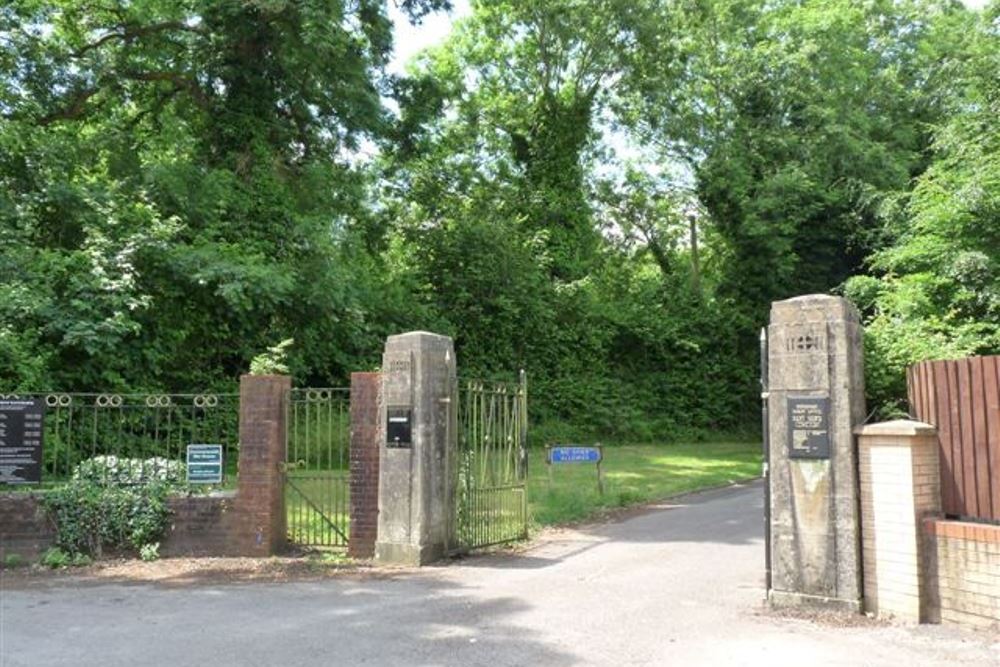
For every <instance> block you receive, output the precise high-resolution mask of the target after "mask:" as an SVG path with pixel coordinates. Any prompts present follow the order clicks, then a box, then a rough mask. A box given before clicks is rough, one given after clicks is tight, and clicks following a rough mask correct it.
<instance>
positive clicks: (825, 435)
mask: <svg viewBox="0 0 1000 667" xmlns="http://www.w3.org/2000/svg"><path fill="white" fill-rule="evenodd" d="M788 458H791V459H828V458H830V399H829V398H812V397H789V398H788Z"/></svg>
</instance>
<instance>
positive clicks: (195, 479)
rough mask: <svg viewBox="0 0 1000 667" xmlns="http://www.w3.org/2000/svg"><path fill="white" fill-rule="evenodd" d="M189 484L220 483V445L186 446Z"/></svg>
mask: <svg viewBox="0 0 1000 667" xmlns="http://www.w3.org/2000/svg"><path fill="white" fill-rule="evenodd" d="M187 481H188V483H189V484H221V483H222V445H188V446H187Z"/></svg>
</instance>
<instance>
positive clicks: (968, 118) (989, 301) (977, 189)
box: [845, 4, 1000, 413]
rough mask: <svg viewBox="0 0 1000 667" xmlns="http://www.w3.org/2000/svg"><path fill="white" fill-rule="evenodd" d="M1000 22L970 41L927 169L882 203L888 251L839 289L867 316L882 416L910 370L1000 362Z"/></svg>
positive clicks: (871, 374)
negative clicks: (934, 364) (939, 362)
mask: <svg viewBox="0 0 1000 667" xmlns="http://www.w3.org/2000/svg"><path fill="white" fill-rule="evenodd" d="M998 16H1000V6H998V5H996V4H994V5H993V7H992V9H987V10H986V11H985V13H984V14H983V16H982V17H981V20H980V22H979V25H978V27H977V29H975V30H973V31H972V32H971V33H970V34H969V35H967V38H968V39H967V42H966V44H965V47H964V48H965V53H964V54H960V55H961V56H962V61H961V62H960V63H959V62H956V63H955V68H954V72H955V74H956V83H957V85H956V90H958V91H960V94H959V95H957V96H956V99H955V100H953V101H952V102H951V105H952V106H953V107H954V108H955V109H956V111H955V113H953V114H952V115H951V116H950V117H949V118H948V119H947V120H945V121H944V122H942V123H941V124H939V125H938V127H937V131H936V133H935V142H934V153H933V160H932V162H931V164H930V166H929V168H928V169H927V170H926V171H925V172H924V173H923V174H922V175H921V176H920V177H919V178H918V179H917V181H916V184H915V187H913V189H912V190H910V191H906V192H900V193H898V195H897V196H896V197H894V198H889V199H887V200H886V202H885V205H884V207H883V217H884V219H885V221H886V223H887V228H888V230H889V233H890V234H891V236H892V238H893V242H892V243H891V244H890V245H889V246H887V247H886V248H884V249H882V250H880V251H879V252H877V253H875V254H873V255H872V256H871V258H870V262H869V265H870V269H871V272H872V274H873V275H869V276H858V277H855V278H852V279H851V280H850V281H848V283H847V284H846V286H845V291H846V293H847V294H848V295H849V296H852V297H853V298H854V299H855V301H856V302H858V303H859V304H860V305H861V306H862V307H863V309H864V311H865V314H866V315H867V325H868V326H867V337H866V342H867V344H868V349H867V359H868V390H869V394H870V396H871V398H872V399H873V402H874V403H875V405H876V407H878V408H879V409H880V410H881V411H882V412H883V413H885V412H891V411H893V410H896V411H898V410H900V409H903V408H905V396H906V387H905V376H904V372H905V369H906V367H907V366H909V365H911V364H913V363H915V362H917V361H921V360H924V359H942V358H956V357H963V356H968V355H977V354H997V353H1000V261H998V258H1000V121H998V119H1000V83H998V79H997V76H996V72H997V71H998V69H1000V33H998V32H997V28H996V26H997V21H998Z"/></svg>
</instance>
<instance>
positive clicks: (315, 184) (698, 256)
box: [0, 0, 1000, 439]
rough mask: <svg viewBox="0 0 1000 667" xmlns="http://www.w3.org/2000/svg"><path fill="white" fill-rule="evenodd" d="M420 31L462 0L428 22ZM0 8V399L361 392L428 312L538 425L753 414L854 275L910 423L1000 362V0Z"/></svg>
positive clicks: (40, 1)
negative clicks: (242, 384) (913, 387)
mask: <svg viewBox="0 0 1000 667" xmlns="http://www.w3.org/2000/svg"><path fill="white" fill-rule="evenodd" d="M397 5H398V6H399V7H400V8H401V9H402V10H403V13H404V14H405V15H406V16H407V17H408V20H411V21H420V20H421V18H423V17H424V16H426V15H427V14H428V13H429V12H432V11H445V10H447V9H448V7H449V3H448V2H446V1H445V0H406V1H404V2H400V3H397ZM393 39H394V26H393V24H392V22H391V20H390V19H389V12H388V6H387V3H385V2H382V1H381V0H357V1H355V2H345V1H343V0H295V1H293V0H143V1H141V2H134V1H131V0H130V1H128V2H126V1H125V0H108V1H106V2H101V3H91V2H77V1H76V0H12V2H8V3H6V4H5V5H4V6H3V7H0V382H2V385H3V387H4V388H5V390H7V391H15V390H28V389H31V390H48V389H62V390H95V389H97V390H101V391H105V390H126V389H136V390H137V389H157V390H160V389H163V390H192V389H195V388H197V389H201V388H209V387H226V386H231V384H232V383H233V382H234V381H235V379H236V377H237V376H238V374H239V373H241V372H245V371H246V369H247V368H248V367H249V364H250V361H251V360H252V359H253V358H255V357H257V356H258V355H260V354H261V353H262V352H264V351H265V350H266V349H268V348H269V347H271V346H274V345H275V344H277V343H278V342H279V341H283V340H285V339H288V338H294V340H295V343H294V345H293V346H292V347H291V348H290V349H289V351H288V364H289V368H290V370H291V372H292V373H293V375H294V376H295V378H296V382H298V383H300V384H341V383H343V382H344V381H345V379H346V377H347V375H348V374H349V373H350V372H351V371H354V370H364V369H369V368H372V367H373V366H375V365H376V364H377V363H378V359H379V354H380V351H381V346H382V340H383V338H384V337H385V336H386V335H388V334H390V333H397V332H399V331H402V330H406V329H414V328H423V329H433V330H435V331H439V332H441V333H445V334H450V335H453V336H454V337H455V339H456V343H457V346H458V353H459V356H460V365H461V368H462V372H463V373H464V374H468V375H485V376H499V375H502V374H504V373H510V372H512V371H515V370H517V369H518V368H526V369H527V370H528V372H529V377H530V378H531V383H532V415H533V420H535V422H536V426H537V428H536V429H535V432H536V433H538V434H539V435H538V437H539V438H542V439H544V438H546V437H548V436H552V437H563V436H565V437H571V436H586V435H593V436H600V437H612V438H623V439H624V438H630V439H653V438H660V437H662V436H663V434H667V435H668V436H672V435H679V434H697V433H704V432H707V431H709V430H720V429H722V430H728V431H735V430H741V429H754V428H756V426H757V420H756V418H755V417H754V409H755V403H756V388H755V382H756V375H757V367H756V363H757V362H756V355H757V349H756V338H757V331H758V329H759V327H760V326H762V325H763V324H764V323H765V319H766V315H767V307H768V304H769V303H770V302H771V301H772V300H775V299H780V298H786V297H790V296H794V295H797V294H802V293H807V292H842V293H845V294H847V295H848V296H849V297H850V298H852V299H853V300H854V301H855V302H856V303H857V304H858V305H859V306H860V307H861V308H862V310H863V312H864V315H865V318H866V322H867V324H868V356H869V365H868V367H869V389H870V398H871V399H872V402H873V405H875V406H881V407H882V409H883V410H885V411H889V410H892V409H894V407H898V406H899V405H900V404H901V403H900V401H901V399H902V398H903V392H904V389H905V387H903V386H902V377H903V376H902V371H903V369H904V368H905V366H906V365H907V364H909V363H912V362H914V361H916V360H919V359H923V358H929V357H940V356H948V355H959V354H970V353H990V352H993V353H996V352H997V351H998V350H1000V325H998V324H997V322H1000V317H998V316H1000V266H998V264H997V262H998V261H1000V259H998V258H1000V235H998V234H1000V157H998V156H1000V121H998V118H1000V88H998V84H997V81H998V77H997V72H998V71H1000V59H998V58H1000V56H998V54H1000V3H997V2H993V3H991V4H990V5H989V6H988V7H986V8H985V9H983V10H981V11H978V12H975V11H970V10H968V9H966V8H964V7H963V6H962V5H961V4H960V3H957V2H951V1H945V0H903V1H895V0H873V1H872V2H865V3H858V2H852V1H850V0H834V1H832V2H820V1H818V0H810V1H807V2H799V1H795V2H793V1H791V0H778V1H776V2H763V0H630V1H624V0H596V1H595V0H589V1H584V0H546V1H545V2H537V1H529V0H493V1H490V2H486V1H484V0H477V1H473V2H472V3H471V15H470V16H468V17H465V18H462V19H460V20H457V21H456V24H455V26H454V30H453V31H452V33H451V34H450V35H449V36H447V38H446V39H444V40H443V41H442V42H441V43H440V44H439V45H436V46H434V47H432V48H430V49H428V50H427V51H425V52H423V53H421V54H420V55H419V56H418V57H417V58H415V59H414V61H413V62H411V63H410V64H409V66H408V69H407V71H406V74H405V75H398V76H397V75H392V74H390V73H389V72H388V71H387V67H386V66H387V63H388V62H389V58H390V56H391V54H392V48H393Z"/></svg>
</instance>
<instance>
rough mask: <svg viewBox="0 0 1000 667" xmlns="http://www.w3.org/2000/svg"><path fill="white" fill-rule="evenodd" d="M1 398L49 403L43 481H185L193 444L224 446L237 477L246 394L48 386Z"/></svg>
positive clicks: (229, 470) (227, 477)
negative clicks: (189, 448) (83, 390)
mask: <svg viewBox="0 0 1000 667" xmlns="http://www.w3.org/2000/svg"><path fill="white" fill-rule="evenodd" d="M0 398H5V399H34V400H36V401H38V402H39V403H40V404H41V405H42V406H43V408H44V418H43V446H42V470H41V476H42V486H43V487H44V486H53V485H59V484H62V483H65V482H67V481H68V480H70V479H73V478H74V477H81V476H83V477H88V478H91V479H93V480H94V481H98V482H104V483H129V482H130V481H132V482H141V481H145V480H149V479H165V480H166V481H170V482H175V483H178V484H182V483H183V481H184V476H185V473H184V470H185V469H184V462H185V458H186V450H187V446H188V445H189V444H220V445H222V447H223V461H224V480H223V483H224V484H233V483H235V479H236V464H237V457H238V448H239V394H220V393H199V394H159V393H147V394H119V393H67V392H49V393H17V394H0ZM0 488H6V489H8V490H9V489H11V488H14V485H0ZM31 488H36V487H34V486H32V487H31Z"/></svg>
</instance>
